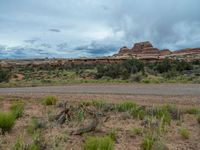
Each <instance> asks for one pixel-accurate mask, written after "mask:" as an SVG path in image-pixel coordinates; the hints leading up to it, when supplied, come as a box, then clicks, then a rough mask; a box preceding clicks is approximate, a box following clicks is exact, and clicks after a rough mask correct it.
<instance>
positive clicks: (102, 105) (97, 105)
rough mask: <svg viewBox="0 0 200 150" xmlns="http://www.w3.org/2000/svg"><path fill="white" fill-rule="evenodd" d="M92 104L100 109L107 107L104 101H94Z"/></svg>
mask: <svg viewBox="0 0 200 150" xmlns="http://www.w3.org/2000/svg"><path fill="white" fill-rule="evenodd" d="M91 104H92V105H93V106H95V107H97V108H99V109H101V108H103V107H104V106H105V105H106V102H104V101H103V100H92V102H91Z"/></svg>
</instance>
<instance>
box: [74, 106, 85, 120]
mask: <svg viewBox="0 0 200 150" xmlns="http://www.w3.org/2000/svg"><path fill="white" fill-rule="evenodd" d="M84 118H85V111H84V110H83V109H79V110H78V111H77V112H76V120H77V121H78V122H81V121H83V120H84Z"/></svg>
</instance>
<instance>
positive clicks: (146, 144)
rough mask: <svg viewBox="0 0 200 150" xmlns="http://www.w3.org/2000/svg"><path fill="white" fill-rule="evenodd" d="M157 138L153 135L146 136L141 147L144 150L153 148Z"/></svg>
mask: <svg viewBox="0 0 200 150" xmlns="http://www.w3.org/2000/svg"><path fill="white" fill-rule="evenodd" d="M155 140H156V139H155V138H154V137H153V136H152V135H147V136H145V137H144V139H143V140H142V144H141V148H142V149H143V150H151V149H152V147H153V144H154V142H155Z"/></svg>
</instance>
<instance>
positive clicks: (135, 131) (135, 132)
mask: <svg viewBox="0 0 200 150" xmlns="http://www.w3.org/2000/svg"><path fill="white" fill-rule="evenodd" d="M131 133H132V134H133V135H134V136H136V135H142V134H143V129H142V128H133V129H132V130H131Z"/></svg>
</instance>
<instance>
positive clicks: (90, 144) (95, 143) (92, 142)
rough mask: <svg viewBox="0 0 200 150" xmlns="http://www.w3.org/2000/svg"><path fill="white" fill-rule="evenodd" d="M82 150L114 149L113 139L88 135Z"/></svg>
mask: <svg viewBox="0 0 200 150" xmlns="http://www.w3.org/2000/svg"><path fill="white" fill-rule="evenodd" d="M83 149H84V150H114V141H113V140H112V139H111V138H110V137H109V136H105V137H89V138H88V139H87V140H86V141H85V143H84V145H83Z"/></svg>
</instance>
